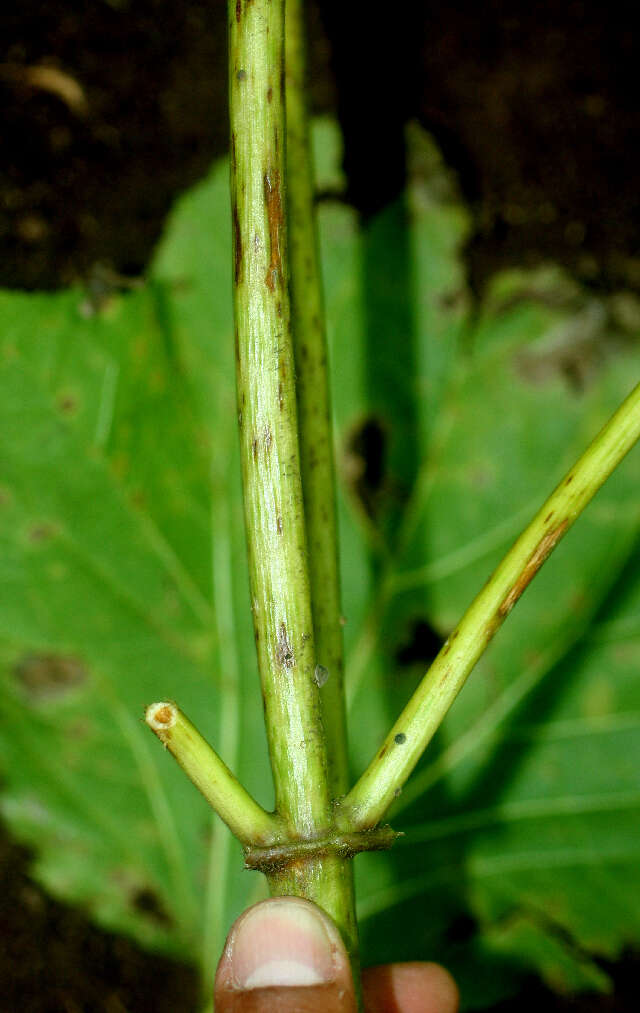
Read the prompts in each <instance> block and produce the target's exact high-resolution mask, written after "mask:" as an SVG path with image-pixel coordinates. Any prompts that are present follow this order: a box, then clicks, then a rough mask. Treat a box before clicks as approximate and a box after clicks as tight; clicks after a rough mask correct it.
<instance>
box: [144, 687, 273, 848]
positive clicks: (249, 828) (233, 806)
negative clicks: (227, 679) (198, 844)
mask: <svg viewBox="0 0 640 1013" xmlns="http://www.w3.org/2000/svg"><path fill="white" fill-rule="evenodd" d="M145 720H146V722H147V724H148V725H149V727H150V728H151V730H152V731H153V732H155V733H156V735H157V736H158V738H159V739H160V741H161V742H162V743H163V744H164V745H165V746H166V747H167V749H168V750H169V752H170V753H171V754H172V756H174V757H175V759H176V760H177V761H178V763H179V764H180V766H181V767H182V769H183V770H184V771H185V773H186V774H187V776H188V777H190V778H191V780H192V781H193V783H194V784H195V786H196V788H198V790H199V791H201V792H202V794H203V795H204V797H205V798H206V800H207V802H209V804H210V805H211V806H212V807H213V809H215V811H216V812H217V813H218V815H219V816H220V818H221V819H222V820H224V822H225V823H226V824H227V826H228V827H229V829H230V830H231V832H232V833H233V834H234V835H235V836H236V837H237V838H238V840H239V841H241V843H242V844H244V845H245V846H246V847H249V846H251V845H253V846H255V845H258V844H259V845H261V846H262V847H269V846H270V845H274V844H276V843H278V842H279V841H281V840H282V837H283V828H282V825H281V823H280V821H279V820H278V819H277V818H276V817H275V816H273V815H272V814H271V813H267V812H265V810H264V809H263V808H262V806H260V805H258V803H257V802H256V801H255V800H254V799H253V798H252V797H251V795H249V793H248V792H247V791H246V789H245V788H243V787H242V785H241V784H240V782H239V781H237V780H236V778H235V777H234V776H233V774H232V773H231V771H230V770H229V768H228V767H227V765H226V764H225V763H223V761H222V760H221V759H220V757H219V756H218V754H217V753H216V752H214V750H213V749H212V748H211V746H210V745H209V744H208V743H207V742H206V741H205V740H204V739H203V738H202V736H201V735H200V732H199V731H198V730H197V729H196V728H194V726H193V725H192V724H191V722H190V721H189V719H188V718H187V717H185V715H184V714H183V713H182V711H181V710H180V709H179V708H178V707H176V705H175V704H173V703H167V702H166V701H162V702H160V703H152V704H151V705H150V706H149V707H147V711H146V714H145Z"/></svg>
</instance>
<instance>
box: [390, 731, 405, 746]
mask: <svg viewBox="0 0 640 1013" xmlns="http://www.w3.org/2000/svg"><path fill="white" fill-rule="evenodd" d="M393 741H394V742H395V744H396V745H397V746H402V745H403V744H404V743H405V742H406V741H407V736H406V735H405V734H404V732H398V734H397V735H394V737H393Z"/></svg>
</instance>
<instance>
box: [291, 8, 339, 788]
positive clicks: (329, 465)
mask: <svg viewBox="0 0 640 1013" xmlns="http://www.w3.org/2000/svg"><path fill="white" fill-rule="evenodd" d="M286 9H287V15H286V25H285V82H286V84H285V92H286V110H287V190H288V193H287V197H288V202H287V210H288V226H289V264H290V269H291V283H290V293H291V319H292V331H293V351H294V357H295V362H296V391H297V398H298V430H299V433H300V465H301V470H302V488H303V493H304V511H305V519H306V528H307V545H308V550H309V577H310V583H311V604H312V608H313V629H314V634H315V642H316V658H317V661H318V664H319V665H320V666H321V668H320V669H319V675H320V679H319V681H321V680H322V679H326V683H324V684H322V692H321V693H320V701H321V704H322V718H323V724H324V731H325V736H326V742H327V758H328V764H329V783H330V788H331V792H332V795H333V796H334V797H338V796H342V795H344V793H345V792H346V791H347V788H348V785H349V762H348V755H347V720H346V705H345V696H344V662H343V650H342V627H341V623H340V580H339V571H338V531H337V521H336V508H335V501H336V493H335V474H334V464H333V439H332V430H331V407H330V396H329V381H328V370H327V338H326V324H325V313H324V302H323V294H322V278H321V269H320V256H319V244H318V236H317V229H316V217H315V213H314V180H313V167H312V157H311V143H310V136H309V116H308V109H307V89H306V76H307V68H306V62H307V61H306V45H305V38H306V33H305V18H304V4H303V0H287V8H286ZM323 669H325V670H326V673H328V677H327V675H326V674H325V672H324V671H322V670H323Z"/></svg>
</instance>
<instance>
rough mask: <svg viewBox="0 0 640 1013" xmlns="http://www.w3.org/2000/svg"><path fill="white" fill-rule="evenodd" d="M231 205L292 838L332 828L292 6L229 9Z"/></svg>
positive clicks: (272, 676)
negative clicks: (289, 97) (293, 224)
mask: <svg viewBox="0 0 640 1013" xmlns="http://www.w3.org/2000/svg"><path fill="white" fill-rule="evenodd" d="M229 9H230V14H231V17H230V21H231V47H230V51H231V68H230V70H231V81H230V92H231V151H232V165H231V203H232V214H233V226H234V262H235V284H234V309H235V321H236V358H237V385H238V405H239V422H240V446H241V455H242V471H243V486H244V503H245V523H246V530H247V541H248V550H249V575H250V582H251V596H252V609H253V619H254V629H255V634H256V641H257V648H258V664H259V668H260V677H261V680H262V689H263V695H264V701H265V708H266V720H267V734H268V738H269V746H270V751H271V763H272V768H273V775H274V780H275V790H276V807H277V810H278V812H279V813H280V814H281V816H282V817H283V819H284V820H285V821H286V823H287V826H288V827H289V828H290V830H291V831H292V832H295V833H298V834H300V835H303V836H309V835H313V834H314V833H316V832H317V830H318V829H319V828H322V827H324V826H326V824H327V819H328V813H329V794H328V790H327V783H326V753H325V747H324V737H323V735H322V724H321V719H320V700H319V694H318V688H317V686H316V685H315V682H314V679H313V674H314V670H315V665H316V657H315V648H314V639H313V622H312V617H311V603H310V592H309V579H308V573H307V549H306V536H305V526H304V513H303V500H302V486H301V481H300V458H299V452H298V434H297V413H296V395H295V387H294V365H293V350H292V343H291V332H290V318H289V293H288V272H287V259H286V254H287V249H286V225H285V219H284V209H285V206H286V205H285V164H284V145H285V129H284V127H285V123H284V94H283V81H282V76H283V75H282V71H283V57H284V53H283V46H284V0H271V2H267V0H253V2H251V3H245V2H243V0H238V3H235V2H232V3H230V8H229Z"/></svg>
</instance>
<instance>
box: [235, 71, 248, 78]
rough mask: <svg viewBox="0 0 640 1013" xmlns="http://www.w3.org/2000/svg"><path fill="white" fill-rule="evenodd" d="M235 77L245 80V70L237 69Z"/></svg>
mask: <svg viewBox="0 0 640 1013" xmlns="http://www.w3.org/2000/svg"><path fill="white" fill-rule="evenodd" d="M236 78H237V80H238V81H246V80H247V72H246V70H239V71H238V73H237V74H236Z"/></svg>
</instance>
